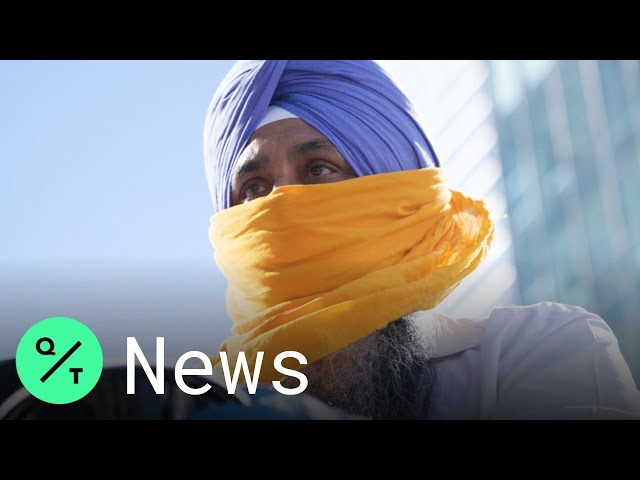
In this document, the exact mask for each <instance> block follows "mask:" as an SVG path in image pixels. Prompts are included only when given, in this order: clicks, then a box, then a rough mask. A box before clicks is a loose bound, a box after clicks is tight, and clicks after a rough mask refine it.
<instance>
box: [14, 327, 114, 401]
mask: <svg viewBox="0 0 640 480" xmlns="http://www.w3.org/2000/svg"><path fill="white" fill-rule="evenodd" d="M16 369H17V370H18V376H19V377H20V381H21V382H22V384H23V385H24V388H26V389H27V390H28V391H29V393H31V394H32V395H33V396H34V397H37V398H39V399H40V400H42V401H44V402H48V403H56V404H63V403H71V402H75V401H76V400H80V399H81V398H82V397H84V396H85V395H86V394H88V393H89V392H90V391H91V390H93V387H95V386H96V383H98V380H99V379H100V374H101V373H102V348H100V342H98V339H97V338H96V336H95V335H94V334H93V332H92V331H91V330H89V328H88V327H87V326H86V325H84V324H82V323H80V322H79V321H77V320H74V319H73V318H67V317H51V318H45V319H44V320H41V321H39V322H38V323H36V324H35V325H33V326H32V327H31V328H29V330H27V333H25V334H24V336H23V337H22V339H21V340H20V343H19V344H18V350H17V351H16Z"/></svg>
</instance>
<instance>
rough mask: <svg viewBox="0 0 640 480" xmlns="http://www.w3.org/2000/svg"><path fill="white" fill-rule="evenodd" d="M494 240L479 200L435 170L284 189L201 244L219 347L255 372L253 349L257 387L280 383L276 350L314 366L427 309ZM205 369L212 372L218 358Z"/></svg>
mask: <svg viewBox="0 0 640 480" xmlns="http://www.w3.org/2000/svg"><path fill="white" fill-rule="evenodd" d="M493 232H494V225H493V223H492V221H491V220H490V219H489V216H488V212H487V210H486V209H485V207H484V203H483V202H482V201H477V200H472V199H470V198H468V197H465V196H464V195H463V194H461V193H460V192H457V191H452V190H450V189H449V188H447V186H446V179H445V172H444V171H443V170H442V169H439V168H425V169H420V170H411V171H401V172H394V173H384V174H379V175H370V176H364V177H359V178H354V179H349V180H345V181H341V182H336V183H329V184H314V185H286V186H281V187H278V188H276V189H274V190H273V191H272V192H271V193H270V194H269V195H267V196H265V197H261V198H258V199H256V200H253V201H251V202H248V203H245V204H241V205H237V206H234V207H232V208H229V209H226V210H223V211H221V212H218V213H217V214H215V215H213V216H212V217H211V226H210V229H209V236H210V240H211V243H212V245H213V247H214V248H215V260H216V262H217V264H218V266H219V268H220V269H221V271H222V272H223V273H224V275H225V276H226V277H227V279H228V281H229V287H228V290H227V309H228V312H229V315H230V317H231V318H232V319H233V321H234V324H235V325H234V328H233V333H234V335H233V336H231V337H230V338H228V339H227V340H226V341H225V342H224V343H223V345H222V346H221V348H220V350H221V351H226V352H227V355H228V357H229V364H230V368H231V371H233V369H234V367H235V364H236V359H237V356H238V353H239V352H245V355H246V357H247V360H248V363H249V365H250V367H251V371H252V372H253V365H254V363H255V360H256V356H257V353H258V352H260V351H262V352H264V359H263V362H262V368H261V372H260V381H261V382H268V381H272V380H278V379H281V378H282V374H280V373H278V372H277V371H276V370H275V369H274V367H273V360H274V358H275V357H276V355H278V354H279V353H281V352H284V351H288V350H294V351H298V352H301V353H302V354H304V356H305V357H306V358H307V361H308V362H309V363H311V362H314V361H315V360H318V359H319V358H321V357H323V356H325V355H327V354H330V353H333V352H335V351H337V350H339V349H342V348H344V347H346V346H347V345H349V344H350V343H353V342H355V341H356V340H359V339H361V338H363V337H365V336H367V335H369V334H370V333H372V332H374V331H375V330H378V329H381V328H383V327H385V326H386V325H387V324H388V323H390V322H392V321H394V320H396V319H398V318H400V317H402V316H403V315H407V314H409V313H413V312H416V311H419V310H427V309H431V308H433V307H435V306H436V305H437V304H438V303H439V302H440V301H442V300H443V299H444V298H445V297H446V296H447V295H448V294H449V293H450V292H451V291H452V290H453V289H454V288H455V287H456V286H457V285H458V284H459V283H460V281H461V280H462V279H463V278H464V277H465V276H466V275H468V274H469V273H470V272H472V271H473V270H474V269H475V268H476V267H477V265H478V264H479V263H480V262H481V261H482V259H483V258H484V257H485V255H486V253H487V250H488V248H489V245H490V243H491V240H492V237H493ZM288 360H290V361H291V362H289V363H288V362H287V361H288ZM213 364H214V371H216V373H221V372H222V369H221V364H220V359H219V357H215V358H213ZM283 365H284V366H285V367H286V368H291V369H294V370H295V369H299V368H300V366H299V364H298V362H297V361H295V360H294V359H291V358H288V359H287V360H285V361H284V362H283Z"/></svg>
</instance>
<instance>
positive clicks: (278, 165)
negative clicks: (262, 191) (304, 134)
mask: <svg viewBox="0 0 640 480" xmlns="http://www.w3.org/2000/svg"><path fill="white" fill-rule="evenodd" d="M272 155H273V157H272V159H271V161H272V162H273V166H274V171H273V188H276V187H282V186H284V185H295V184H297V183H300V179H299V178H297V177H298V175H297V171H296V168H295V165H294V164H293V161H292V159H290V158H289V155H288V151H287V142H284V141H280V138H279V139H278V141H276V145H275V147H274V149H273V153H272Z"/></svg>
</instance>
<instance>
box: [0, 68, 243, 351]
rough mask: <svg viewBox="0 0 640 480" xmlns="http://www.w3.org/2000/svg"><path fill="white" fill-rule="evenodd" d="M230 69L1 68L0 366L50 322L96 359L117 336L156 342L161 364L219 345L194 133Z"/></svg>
mask: <svg viewBox="0 0 640 480" xmlns="http://www.w3.org/2000/svg"><path fill="white" fill-rule="evenodd" d="M232 64H233V62H232V61H0V87H1V88H0V220H1V221H2V228H1V229H0V304H1V305H2V311H0V325H2V335H0V359H1V358H4V357H11V356H13V354H14V353H15V347H16V345H17V342H18V340H19V338H20V336H21V335H22V333H24V331H25V330H26V328H28V326H29V325H31V324H33V323H35V322H37V321H38V320H41V319H42V318H46V317H49V316H56V315H65V316H70V317H72V318H77V319H78V320H80V321H83V322H84V323H86V324H87V325H89V326H90V328H92V329H94V331H95V332H96V334H97V335H98V337H99V338H100V340H101V342H102V343H103V348H104V349H105V350H106V351H105V356H114V357H115V356H118V357H119V356H121V355H122V353H123V348H122V347H123V345H124V341H125V340H124V338H125V337H126V336H127V335H139V336H141V337H144V338H139V340H140V342H141V345H143V344H145V342H146V343H147V344H148V345H152V344H154V341H155V335H167V351H168V354H167V355H168V357H169V356H171V355H173V356H176V355H179V354H180V353H183V352H184V351H186V350H187V349H198V350H201V351H209V352H212V351H214V349H215V348H216V347H217V346H218V343H219V341H221V340H222V339H223V338H224V337H226V335H227V334H228V333H229V328H230V321H229V320H228V318H226V317H225V315H226V313H225V307H224V290H225V282H224V279H223V278H222V276H221V275H220V274H219V272H217V269H216V268H215V264H214V262H213V258H212V257H213V255H212V253H213V251H212V248H211V246H210V245H209V239H208V226H209V217H210V215H211V214H212V206H211V201H210V197H209V192H208V189H207V185H206V181H205V175H204V167H203V157H202V129H203V123H204V117H205V114H206V110H207V107H208V105H209V102H210V100H211V97H212V96H213V93H214V91H215V89H216V87H217V85H218V84H219V82H220V81H221V80H222V78H223V76H224V75H225V73H226V72H227V71H228V70H229V68H230V67H231V65H232ZM170 337H171V338H170ZM172 341H173V343H172ZM143 346H144V345H143Z"/></svg>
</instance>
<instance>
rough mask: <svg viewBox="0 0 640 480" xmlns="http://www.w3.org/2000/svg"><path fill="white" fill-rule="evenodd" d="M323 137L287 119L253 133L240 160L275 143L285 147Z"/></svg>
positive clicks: (309, 127)
mask: <svg viewBox="0 0 640 480" xmlns="http://www.w3.org/2000/svg"><path fill="white" fill-rule="evenodd" d="M318 137H324V135H322V134H321V133H320V132H318V130H316V129H315V128H313V127H312V126H311V125H309V124H308V123H306V122H305V121H304V120H300V119H299V118H287V119H285V120H278V121H277V122H273V123H269V124H267V125H264V126H262V127H260V128H259V129H257V130H256V131H255V132H253V135H251V137H249V140H248V141H247V144H246V146H245V148H244V150H243V151H242V153H241V154H240V159H242V157H246V154H247V153H255V151H256V150H259V149H260V148H261V147H266V146H269V145H273V144H276V143H282V144H285V145H288V144H291V143H298V142H304V141H305V140H309V139H311V138H318Z"/></svg>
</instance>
